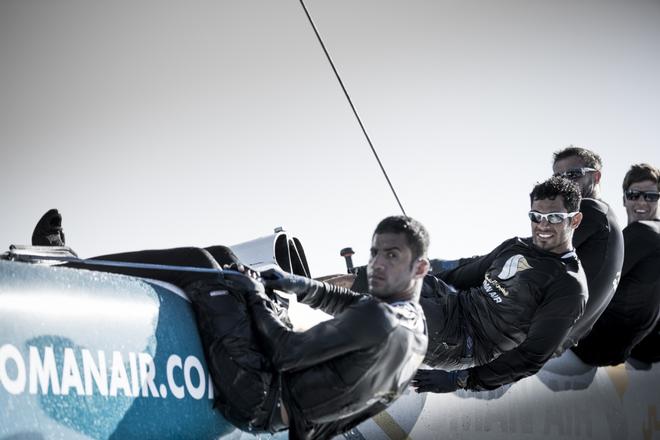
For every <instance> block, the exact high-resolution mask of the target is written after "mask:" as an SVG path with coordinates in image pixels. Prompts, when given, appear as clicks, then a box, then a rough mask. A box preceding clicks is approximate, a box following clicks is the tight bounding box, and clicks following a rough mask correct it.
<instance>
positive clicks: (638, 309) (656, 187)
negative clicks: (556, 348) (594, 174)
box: [573, 164, 660, 367]
mask: <svg viewBox="0 0 660 440" xmlns="http://www.w3.org/2000/svg"><path fill="white" fill-rule="evenodd" d="M623 194H624V195H623V205H624V206H625V208H626V214H627V216H628V226H626V228H625V229H624V230H623V237H624V241H625V259H624V262H623V270H622V273H621V282H620V283H619V287H618V288H617V290H616V293H615V294H614V297H613V298H612V301H611V302H610V304H609V306H608V307H607V309H605V312H603V314H602V315H601V317H600V318H599V319H598V321H596V323H595V324H594V327H593V329H592V331H591V333H589V334H588V335H587V336H586V337H584V338H583V339H582V340H580V343H579V344H578V345H577V346H576V347H574V348H573V352H574V353H575V354H576V355H577V356H578V357H579V358H580V359H581V360H582V361H583V362H585V363H587V364H589V365H593V366H602V365H617V364H620V363H622V362H624V361H625V360H626V359H627V358H628V357H629V356H630V354H631V350H632V353H633V355H632V358H633V359H631V363H633V364H634V365H639V364H640V361H641V363H642V364H650V363H653V362H658V361H659V360H660V336H659V335H658V331H660V327H658V326H656V322H657V321H658V315H659V313H660V215H659V214H658V199H659V198H660V170H659V169H658V168H655V167H654V166H652V165H649V164H637V165H633V166H632V167H630V170H629V171H628V172H627V173H626V176H625V177H624V179H623ZM654 327H655V330H654ZM642 340H644V341H643V343H640V341H642ZM638 343H640V345H637V344H638ZM633 347H635V348H634V349H633ZM636 361H637V362H636ZM647 366H648V367H650V365H647Z"/></svg>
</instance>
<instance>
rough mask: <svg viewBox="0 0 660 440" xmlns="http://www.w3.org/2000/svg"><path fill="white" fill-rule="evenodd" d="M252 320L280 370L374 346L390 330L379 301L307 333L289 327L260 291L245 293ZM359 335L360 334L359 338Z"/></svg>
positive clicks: (344, 314) (292, 368)
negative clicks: (380, 309)
mask: <svg viewBox="0 0 660 440" xmlns="http://www.w3.org/2000/svg"><path fill="white" fill-rule="evenodd" d="M246 299H247V300H248V304H249V307H250V310H251V313H252V317H253V322H254V325H255V327H256V328H257V331H258V333H259V336H260V338H261V342H262V343H263V345H264V348H265V349H266V350H267V354H268V355H269V356H270V357H271V360H272V362H273V366H274V367H275V369H277V370H278V371H295V370H300V369H303V368H307V367H310V366H313V365H317V364H320V363H323V362H325V361H327V360H329V359H332V358H335V357H338V356H342V355H344V354H347V353H350V352H352V351H355V350H360V349H363V348H367V347H373V346H375V345H376V344H378V343H379V342H380V341H382V340H383V338H385V337H387V334H388V332H389V330H388V325H387V320H386V319H385V318H384V314H383V313H382V311H379V310H377V309H378V308H379V307H383V305H382V304H378V302H377V301H373V300H367V299H365V300H364V301H363V303H360V304H356V305H355V306H354V307H350V308H348V309H346V311H345V312H344V313H342V315H341V317H340V318H334V319H331V320H328V321H324V322H321V323H319V324H317V325H315V326H314V327H312V328H310V329H309V330H307V331H304V332H295V331H292V330H290V329H289V328H288V327H286V326H285V325H284V324H283V323H282V322H281V321H280V320H279V318H278V317H277V314H276V312H275V311H274V310H273V308H272V307H270V300H269V299H268V298H267V297H266V296H265V295H264V294H263V293H259V292H250V293H248V294H247V295H246ZM356 335H359V337H356Z"/></svg>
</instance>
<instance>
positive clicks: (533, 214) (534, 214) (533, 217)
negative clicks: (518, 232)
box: [528, 212, 542, 223]
mask: <svg viewBox="0 0 660 440" xmlns="http://www.w3.org/2000/svg"><path fill="white" fill-rule="evenodd" d="M528 215H529V219H530V220H531V221H533V222H534V223H541V219H542V216H541V214H539V213H538V212H530V213H529V214H528Z"/></svg>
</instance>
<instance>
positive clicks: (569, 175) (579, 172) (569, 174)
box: [553, 167, 598, 180]
mask: <svg viewBox="0 0 660 440" xmlns="http://www.w3.org/2000/svg"><path fill="white" fill-rule="evenodd" d="M594 171H598V170H597V169H595V168H589V167H582V168H571V169H570V170H566V171H564V172H563V173H555V174H553V176H555V177H564V178H566V179H570V180H575V179H579V178H580V177H582V176H584V175H586V174H587V173H593V172H594Z"/></svg>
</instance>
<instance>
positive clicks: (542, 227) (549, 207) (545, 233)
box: [531, 196, 582, 254]
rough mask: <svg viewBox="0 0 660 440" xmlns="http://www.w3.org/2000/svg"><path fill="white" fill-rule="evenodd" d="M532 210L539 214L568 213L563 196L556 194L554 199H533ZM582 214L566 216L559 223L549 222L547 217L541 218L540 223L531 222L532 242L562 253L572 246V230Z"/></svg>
mask: <svg viewBox="0 0 660 440" xmlns="http://www.w3.org/2000/svg"><path fill="white" fill-rule="evenodd" d="M531 210H532V211H536V212H539V213H541V214H548V213H551V212H564V213H568V211H567V210H566V208H565V207H564V197H563V196H557V197H555V199H554V200H551V199H544V200H534V201H533V202H532V208H531ZM581 219H582V214H581V213H578V214H576V215H575V216H574V217H573V218H566V219H565V220H563V221H562V222H560V223H554V224H553V223H549V222H548V220H547V219H545V218H544V219H542V220H541V222H540V223H534V222H531V223H532V242H533V243H534V244H535V245H536V246H538V247H540V248H541V249H544V250H546V251H549V252H554V253H556V254H562V253H564V252H567V251H568V250H570V249H572V248H573V245H572V243H571V242H572V240H573V231H574V230H575V228H577V226H578V225H579V224H580V220H581Z"/></svg>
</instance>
